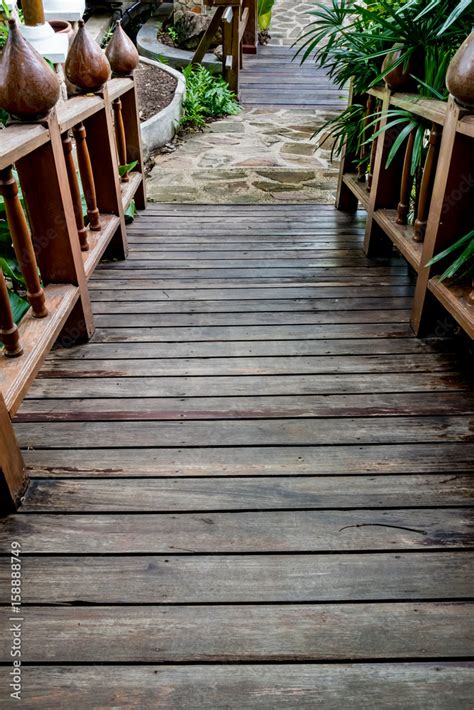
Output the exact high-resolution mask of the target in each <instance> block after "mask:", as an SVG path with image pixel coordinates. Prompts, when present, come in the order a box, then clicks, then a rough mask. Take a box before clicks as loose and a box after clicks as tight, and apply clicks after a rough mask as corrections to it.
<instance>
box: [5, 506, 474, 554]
mask: <svg viewBox="0 0 474 710" xmlns="http://www.w3.org/2000/svg"><path fill="white" fill-rule="evenodd" d="M13 538H14V539H16V540H18V541H19V542H21V544H22V546H23V547H24V549H27V550H28V553H29V554H38V553H40V554H45V553H50V552H65V553H68V554H78V553H89V554H96V553H99V554H101V553H102V554H111V553H113V554H138V553H140V554H142V553H146V552H153V553H162V554H171V553H172V552H186V553H191V552H192V553H213V552H220V553H229V552H248V553H258V552H262V551H269V552H330V551H333V552H339V551H347V550H352V551H357V550H364V551H369V550H386V549H408V550H420V549H421V550H422V549H429V548H431V549H446V548H456V549H463V548H466V547H472V546H473V543H474V536H473V533H472V509H467V508H443V509H431V508H416V509H411V508H406V509H401V508H400V509H398V508H397V509H388V510H383V509H382V510H367V509H361V510H359V509H357V510H279V511H277V512H274V511H264V512H261V511H258V510H254V511H252V512H240V511H232V512H225V513H214V512H212V513H210V512H206V513H205V514H203V513H199V512H197V513H182V514H179V515H173V514H158V513H149V514H147V515H146V516H144V515H141V514H138V513H127V514H112V513H110V514H107V515H106V514H96V515H94V516H90V515H87V514H82V515H79V514H78V515H61V514H58V515H56V514H54V515H53V514H48V513H45V514H39V513H31V514H28V515H26V514H25V515H19V516H18V517H17V518H15V517H12V518H8V519H7V520H5V522H4V524H3V525H2V528H1V530H0V552H2V553H4V554H5V553H7V552H8V550H9V544H10V541H11V540H12V539H13Z"/></svg>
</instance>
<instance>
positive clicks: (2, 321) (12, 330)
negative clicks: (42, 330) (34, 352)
mask: <svg viewBox="0 0 474 710" xmlns="http://www.w3.org/2000/svg"><path fill="white" fill-rule="evenodd" d="M0 341H1V342H2V343H3V344H4V346H5V349H4V351H3V353H4V355H5V356H6V357H18V356H19V355H22V354H23V348H22V347H21V346H20V335H19V333H18V328H17V327H16V324H15V321H14V320H13V315H12V309H11V306H10V299H9V298H8V289H7V284H6V282H5V276H4V275H3V271H2V270H1V269H0Z"/></svg>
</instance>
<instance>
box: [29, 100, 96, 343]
mask: <svg viewBox="0 0 474 710" xmlns="http://www.w3.org/2000/svg"><path fill="white" fill-rule="evenodd" d="M48 129H49V134H50V140H49V141H48V143H46V144H45V145H42V146H41V147H40V148H37V149H36V150H34V151H33V152H32V153H29V154H28V155H27V156H25V157H23V158H21V159H20V160H18V161H17V163H16V167H17V170H18V174H19V176H20V181H21V186H22V189H23V195H24V197H25V201H26V204H27V205H28V215H29V218H30V222H31V233H32V239H33V243H34V247H35V251H36V254H37V257H38V263H39V265H40V270H41V276H42V278H43V281H44V283H45V285H46V286H48V284H52V283H54V284H72V285H74V286H78V287H79V299H78V301H77V303H76V306H75V309H74V312H73V313H72V314H71V315H70V317H69V318H68V320H67V321H66V324H65V326H64V332H67V336H68V342H69V343H71V344H72V343H80V342H84V341H86V340H88V338H90V336H91V335H92V333H93V332H94V319H93V316H92V308H91V304H90V298H89V292H88V288H87V282H86V276H85V272H84V261H83V258H82V254H81V250H80V244H79V240H78V238H77V222H76V219H75V213H74V206H73V203H72V199H71V191H70V186H69V180H68V174H67V168H66V163H65V156H64V150H63V144H62V141H61V133H60V129H59V125H58V122H57V118H56V115H55V114H54V112H53V113H52V114H51V116H50V117H49V119H48ZM81 211H82V206H81Z"/></svg>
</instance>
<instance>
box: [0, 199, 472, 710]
mask: <svg viewBox="0 0 474 710" xmlns="http://www.w3.org/2000/svg"><path fill="white" fill-rule="evenodd" d="M130 234H131V237H130V242H131V254H130V258H129V260H128V261H127V262H124V263H110V264H103V265H102V266H101V267H100V269H99V270H98V271H97V272H96V274H95V276H94V277H93V282H92V285H93V294H94V310H95V313H96V321H97V332H96V334H95V336H94V338H93V341H92V342H91V343H90V344H87V345H85V346H83V347H79V348H76V349H73V350H56V351H55V352H53V353H52V354H51V355H50V356H49V358H48V359H47V362H46V364H45V366H44V367H43V369H42V371H41V374H40V377H39V379H37V381H36V382H35V384H34V385H33V387H32V389H31V390H30V394H29V396H28V399H27V400H25V402H24V404H23V406H22V407H21V409H20V412H19V415H18V417H17V421H16V431H17V434H18V437H19V439H20V441H21V444H22V446H23V448H24V454H25V459H26V461H27V464H28V466H29V468H30V473H31V478H32V483H31V486H30V489H29V492H28V495H27V497H26V500H25V502H24V504H23V506H22V507H21V509H20V511H19V512H18V513H17V514H16V515H12V516H10V517H8V518H7V519H5V520H4V521H3V525H2V526H1V529H0V542H1V551H2V553H3V554H4V557H3V558H2V559H1V563H2V566H1V572H0V577H1V588H2V589H7V586H8V580H9V573H10V570H9V555H8V553H9V549H10V544H11V542H12V540H16V541H19V542H20V543H21V545H22V558H23V579H22V587H23V605H24V606H23V617H24V625H23V662H24V667H23V676H24V690H23V698H24V699H23V703H24V704H25V706H26V707H28V708H53V707H57V708H63V707H64V708H66V707H67V708H81V709H82V708H111V707H114V708H116V707H120V708H160V709H163V708H166V709H167V710H171V709H172V710H191V709H192V710H196V709H199V710H203V709H204V710H206V709H207V710H221V709H222V710H223V709H224V708H225V709H226V710H237V709H239V710H241V709H242V708H245V709H246V710H250V709H252V710H254V709H259V710H263V709H265V710H278V709H280V708H286V709H288V708H298V709H299V710H301V709H307V710H310V709H311V710H312V709H314V708H322V709H323V710H342V709H343V708H347V707H351V708H356V709H357V708H361V709H362V708H364V709H366V708H374V709H375V708H376V709H377V710H380V709H381V708H390V709H394V708H397V709H400V710H402V709H403V710H406V709H407V708H410V710H413V709H419V710H426V708H430V710H432V709H438V710H440V709H443V710H452V709H453V708H456V710H460V709H467V708H471V707H472V698H473V694H474V667H473V664H472V663H470V662H469V659H470V658H471V657H472V652H473V631H474V629H473V627H474V614H473V605H472V598H473V582H474V538H473V527H472V522H473V516H472V491H473V488H472V477H471V476H472V472H473V464H472V461H473V458H474V434H473V423H472V422H473V420H472V415H473V413H474V396H473V394H472V390H471V389H470V387H469V383H468V381H467V379H466V377H465V376H464V374H463V370H462V363H460V359H459V355H458V354H457V353H456V352H453V348H452V344H450V343H447V344H444V345H443V344H438V345H436V344H429V343H427V342H422V341H419V340H416V339H415V338H414V337H412V334H411V331H410V328H409V325H408V316H409V306H410V296H411V291H412V286H411V282H410V278H409V275H408V273H407V268H406V266H405V264H404V262H403V261H402V260H401V259H396V258H394V259H393V260H392V261H391V262H390V263H389V264H384V263H375V262H373V261H368V260H367V259H365V258H364V256H363V254H362V250H361V242H362V236H363V218H362V217H356V218H352V217H349V216H346V215H342V214H338V213H337V212H335V210H334V209H333V208H329V207H323V206H311V205H295V206H292V207H290V206H284V205H277V206H260V207H256V206H235V205H233V206H219V207H216V206H195V205H180V206H176V205H161V206H156V205H155V206H150V207H149V210H148V212H147V213H146V215H144V216H141V217H139V218H138V219H137V221H136V222H135V224H134V225H133V226H132V227H131V229H130ZM3 601H4V602H5V601H6V599H5V598H4V599H3ZM4 611H5V610H4ZM6 611H7V614H8V609H7V610H6ZM9 642H10V638H9V634H3V635H2V639H1V641H0V651H1V659H0V660H1V661H3V662H5V663H9V662H10V656H9ZM8 669H9V666H6V667H5V668H3V669H2V673H4V672H5V670H7V671H8ZM2 677H3V679H4V680H5V677H6V676H5V674H4V675H3V676H2Z"/></svg>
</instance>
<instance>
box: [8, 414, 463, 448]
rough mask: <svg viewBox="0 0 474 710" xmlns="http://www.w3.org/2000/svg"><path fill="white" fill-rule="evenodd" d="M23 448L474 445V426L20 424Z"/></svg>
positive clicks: (402, 422)
mask: <svg viewBox="0 0 474 710" xmlns="http://www.w3.org/2000/svg"><path fill="white" fill-rule="evenodd" d="M16 432H17V436H18V441H19V443H20V446H23V447H25V448H26V447H33V448H55V449H58V448H59V449H61V448H64V447H65V446H70V447H71V448H81V449H84V448H86V449H88V448H96V447H99V448H100V446H102V445H103V442H105V441H106V442H107V444H108V445H109V446H119V447H135V448H140V447H145V448H147V447H150V446H156V445H158V446H164V447H166V446H178V447H179V446H184V447H187V446H221V445H222V444H223V442H225V445H226V446H272V445H273V446H275V445H285V444H286V445H293V446H305V445H318V444H319V445H321V444H348V445H351V444H352V445H354V444H392V443H396V444H404V443H416V442H418V441H420V440H421V441H424V442H436V441H438V442H447V441H474V433H473V430H472V420H470V418H469V417H464V416H451V417H448V416H443V415H441V416H438V417H419V418H417V419H416V420H415V421H414V420H413V418H412V417H396V418H392V417H387V418H384V417H380V418H378V419H374V418H370V417H358V418H355V419H350V418H347V419H344V418H341V419H339V420H333V419H331V418H329V419H323V418H320V419H318V422H317V426H315V423H314V422H313V421H311V420H308V419H293V420H288V419H272V420H271V419H262V420H259V422H258V424H255V422H253V421H246V420H234V421H225V420H219V421H213V422H206V421H183V422H173V421H165V422H147V421H138V422H134V421H126V422H122V421H118V422H101V421H95V422H44V423H43V422H31V423H27V424H21V423H18V424H17V425H16Z"/></svg>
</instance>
